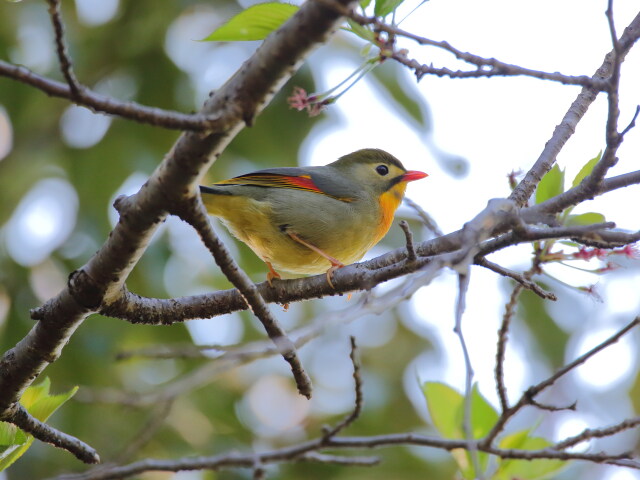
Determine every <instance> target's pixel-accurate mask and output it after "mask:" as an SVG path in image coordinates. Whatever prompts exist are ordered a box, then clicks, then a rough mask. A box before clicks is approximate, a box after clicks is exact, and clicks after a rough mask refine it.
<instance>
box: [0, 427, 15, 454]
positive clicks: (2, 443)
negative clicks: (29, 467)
mask: <svg viewBox="0 0 640 480" xmlns="http://www.w3.org/2000/svg"><path fill="white" fill-rule="evenodd" d="M17 430H18V427H16V426H15V425H13V424H12V423H7V422H0V448H2V447H4V448H6V447H7V446H8V445H13V444H14V443H15V440H16V432H17Z"/></svg>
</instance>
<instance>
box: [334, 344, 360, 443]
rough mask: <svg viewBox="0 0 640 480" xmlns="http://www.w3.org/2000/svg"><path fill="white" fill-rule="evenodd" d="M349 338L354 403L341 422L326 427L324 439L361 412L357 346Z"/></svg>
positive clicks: (351, 421) (337, 431)
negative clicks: (354, 395)
mask: <svg viewBox="0 0 640 480" xmlns="http://www.w3.org/2000/svg"><path fill="white" fill-rule="evenodd" d="M349 338H350V340H351V353H350V355H349V358H350V359H351V364H352V365H353V383H354V389H355V392H356V399H355V405H354V408H353V410H352V411H351V413H350V414H349V415H347V416H346V417H345V418H344V419H343V420H342V421H341V422H339V423H338V424H336V425H335V426H334V427H333V428H331V429H327V430H326V431H325V432H324V438H325V439H326V440H328V439H330V438H331V437H334V436H336V435H337V434H338V433H340V432H341V431H342V430H344V429H345V428H347V427H348V426H349V425H351V424H352V423H353V422H355V421H356V420H357V419H358V417H359V416H360V413H361V412H362V405H363V402H364V397H363V395H362V378H361V377H360V362H359V361H358V357H357V355H358V347H357V345H356V338H355V337H354V336H351V337H349Z"/></svg>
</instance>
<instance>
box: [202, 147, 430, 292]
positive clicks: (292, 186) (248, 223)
mask: <svg viewBox="0 0 640 480" xmlns="http://www.w3.org/2000/svg"><path fill="white" fill-rule="evenodd" d="M427 176H428V175H427V174H426V173H424V172H420V171H416V170H407V169H405V168H404V166H403V165H402V163H401V162H400V161H399V160H398V159H397V158H396V157H394V156H393V155H391V154H389V153H387V152H385V151H384V150H380V149H375V148H366V149H362V150H357V151H355V152H353V153H350V154H348V155H344V156H342V157H340V158H339V159H338V160H336V161H335V162H333V163H329V164H328V165H325V166H314V167H278V168H269V169H266V170H259V171H256V172H251V173H246V174H244V175H240V176H237V177H233V178H230V179H228V180H223V181H220V182H217V183H214V184H213V185H211V186H204V185H200V193H201V196H202V201H203V203H204V205H205V207H206V209H207V211H208V213H209V214H210V215H213V216H215V217H218V218H219V219H220V220H221V221H222V223H223V224H224V225H225V226H226V227H227V229H228V230H229V231H230V232H231V233H232V235H233V236H235V237H236V238H237V239H239V240H240V241H242V242H244V243H246V244H247V245H248V246H249V247H250V248H251V250H253V252H254V253H255V254H256V255H257V256H258V257H260V259H261V260H262V261H263V262H265V263H266V265H267V268H268V270H269V271H268V273H267V281H268V283H269V285H271V286H273V283H272V281H273V280H274V279H275V278H278V279H279V278H282V277H283V275H284V277H285V278H292V277H296V276H300V275H314V274H319V273H323V272H325V271H326V275H327V281H328V283H329V285H331V287H332V288H333V283H332V281H331V279H332V276H333V272H334V271H335V270H336V269H338V268H342V267H344V266H345V265H348V264H351V263H354V262H357V261H359V260H360V259H361V258H362V257H363V256H364V254H365V253H366V252H367V251H368V250H370V249H371V248H372V247H373V246H374V245H376V244H377V243H378V242H379V241H380V240H381V239H382V237H384V236H385V234H386V233H387V231H388V230H389V228H390V227H391V223H392V221H393V217H394V214H395V211H396V209H397V208H398V207H399V205H400V203H401V202H402V199H403V198H404V194H405V190H406V188H407V184H408V183H409V182H413V181H415V180H420V179H422V178H425V177H427Z"/></svg>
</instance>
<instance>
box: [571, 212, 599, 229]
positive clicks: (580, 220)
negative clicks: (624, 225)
mask: <svg viewBox="0 0 640 480" xmlns="http://www.w3.org/2000/svg"><path fill="white" fill-rule="evenodd" d="M603 222H606V220H605V218H604V215H602V214H601V213H596V212H587V213H581V214H580V215H568V216H567V219H566V220H565V221H564V224H565V225H566V226H574V225H593V224H594V223H603Z"/></svg>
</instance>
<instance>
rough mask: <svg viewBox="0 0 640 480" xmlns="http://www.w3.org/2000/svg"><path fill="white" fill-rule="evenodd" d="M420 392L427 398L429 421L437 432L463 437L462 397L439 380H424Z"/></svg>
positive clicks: (445, 436) (446, 435) (451, 436)
mask: <svg viewBox="0 0 640 480" xmlns="http://www.w3.org/2000/svg"><path fill="white" fill-rule="evenodd" d="M422 392H423V393H424V398H425V399H426V400H427V408H428V409H429V415H431V421H432V422H433V426H434V427H436V429H437V430H438V432H440V434H441V435H442V436H443V437H444V438H464V432H463V431H462V418H463V417H462V413H463V405H464V397H463V396H462V395H461V394H460V393H458V392H457V391H456V390H454V389H453V388H451V387H450V386H449V385H446V384H444V383H440V382H425V384H424V385H423V386H422Z"/></svg>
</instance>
